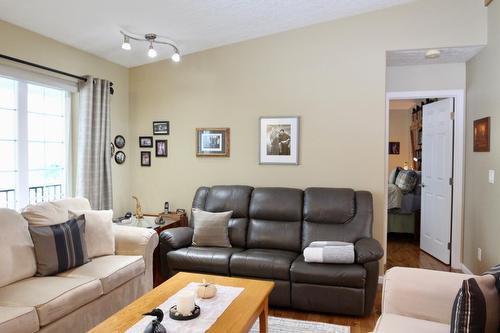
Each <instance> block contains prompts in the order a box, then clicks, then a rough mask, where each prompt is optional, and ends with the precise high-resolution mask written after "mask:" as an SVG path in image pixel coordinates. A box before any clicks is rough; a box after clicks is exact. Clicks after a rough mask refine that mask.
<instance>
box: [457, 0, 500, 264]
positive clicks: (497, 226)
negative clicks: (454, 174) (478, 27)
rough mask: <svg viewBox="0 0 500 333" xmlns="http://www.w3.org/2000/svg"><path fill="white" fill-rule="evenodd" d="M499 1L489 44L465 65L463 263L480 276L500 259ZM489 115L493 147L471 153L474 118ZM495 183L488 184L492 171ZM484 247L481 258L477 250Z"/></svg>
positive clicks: (493, 7)
mask: <svg viewBox="0 0 500 333" xmlns="http://www.w3.org/2000/svg"><path fill="white" fill-rule="evenodd" d="M498 59H500V1H493V2H492V3H491V5H490V6H489V7H488V46H486V48H485V49H484V50H483V51H482V52H481V53H479V54H478V55H477V56H476V57H474V58H473V59H472V60H471V61H469V62H468V63H467V124H466V126H467V138H466V142H467V147H466V183H465V214H464V215H465V222H464V224H465V226H464V232H465V234H464V253H463V257H464V264H465V266H466V267H467V268H469V269H470V270H471V271H472V272H474V273H476V274H479V273H481V272H483V271H485V270H487V269H488V268H489V267H491V266H493V265H497V264H499V263H500V246H499V245H498V244H499V243H498V235H499V234H500V223H499V216H500V205H499V204H498V202H499V200H498V199H499V198H500V186H499V184H500V181H499V178H498V175H499V172H500V145H499V142H500V131H499V130H498V129H499V126H500V125H499V124H500V123H499V119H500V107H499V105H500V94H499V92H500V66H498ZM483 117H491V131H490V134H491V138H490V142H491V150H490V152H489V153H475V152H473V137H472V128H473V121H474V120H476V119H480V118H483ZM490 169H491V170H495V171H496V178H497V179H496V183H495V184H489V183H488V170H490ZM478 248H481V249H482V261H479V260H478V258H477V249H478Z"/></svg>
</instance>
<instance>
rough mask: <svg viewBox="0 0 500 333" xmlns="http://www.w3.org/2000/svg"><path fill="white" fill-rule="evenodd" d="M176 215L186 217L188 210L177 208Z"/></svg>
mask: <svg viewBox="0 0 500 333" xmlns="http://www.w3.org/2000/svg"><path fill="white" fill-rule="evenodd" d="M175 213H176V214H179V215H184V214H186V210H185V209H182V208H177V210H176V211H175Z"/></svg>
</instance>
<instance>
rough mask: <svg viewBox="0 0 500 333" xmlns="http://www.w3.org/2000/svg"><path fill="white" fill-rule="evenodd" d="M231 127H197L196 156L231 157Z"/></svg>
mask: <svg viewBox="0 0 500 333" xmlns="http://www.w3.org/2000/svg"><path fill="white" fill-rule="evenodd" d="M229 135H230V130H229V128H197V129H196V156H198V157H201V156H216V157H229V142H230V140H229Z"/></svg>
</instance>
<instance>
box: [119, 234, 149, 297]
mask: <svg viewBox="0 0 500 333" xmlns="http://www.w3.org/2000/svg"><path fill="white" fill-rule="evenodd" d="M113 232H114V234H115V254H117V255H135V256H142V257H143V258H144V263H145V265H146V272H145V283H146V290H150V289H152V288H153V253H154V251H155V249H156V247H157V246H158V234H157V233H156V231H154V230H153V229H146V228H137V227H130V226H123V225H116V224H115V225H113Z"/></svg>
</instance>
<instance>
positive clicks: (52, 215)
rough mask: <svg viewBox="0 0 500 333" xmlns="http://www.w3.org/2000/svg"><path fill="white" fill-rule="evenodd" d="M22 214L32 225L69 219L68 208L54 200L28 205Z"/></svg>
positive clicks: (55, 222) (58, 222) (51, 223)
mask: <svg viewBox="0 0 500 333" xmlns="http://www.w3.org/2000/svg"><path fill="white" fill-rule="evenodd" d="M21 214H22V215H23V217H24V218H25V219H26V220H27V221H28V223H29V225H30V226H48V225H54V224H61V223H64V222H66V221H67V220H68V210H67V209H64V208H62V207H58V206H56V205H54V204H53V203H52V202H43V203H39V204H35V205H28V206H26V208H24V209H23V211H22V213H21Z"/></svg>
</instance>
